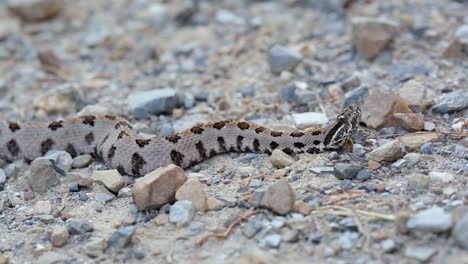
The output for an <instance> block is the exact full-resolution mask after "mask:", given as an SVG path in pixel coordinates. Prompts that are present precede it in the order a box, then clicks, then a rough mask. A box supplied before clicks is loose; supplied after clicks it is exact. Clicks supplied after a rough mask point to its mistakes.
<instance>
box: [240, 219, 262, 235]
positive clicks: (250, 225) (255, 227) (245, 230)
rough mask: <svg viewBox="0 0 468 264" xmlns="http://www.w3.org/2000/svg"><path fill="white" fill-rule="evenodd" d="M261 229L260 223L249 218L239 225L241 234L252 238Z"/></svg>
mask: <svg viewBox="0 0 468 264" xmlns="http://www.w3.org/2000/svg"><path fill="white" fill-rule="evenodd" d="M261 229H262V224H261V223H260V222H258V221H255V220H249V221H247V222H246V223H245V224H243V225H242V226H241V231H242V234H243V235H244V236H245V237H246V238H252V237H253V236H255V234H257V233H258V232H259V231H260V230H261Z"/></svg>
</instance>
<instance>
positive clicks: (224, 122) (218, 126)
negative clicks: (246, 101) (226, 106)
mask: <svg viewBox="0 0 468 264" xmlns="http://www.w3.org/2000/svg"><path fill="white" fill-rule="evenodd" d="M227 123H229V121H219V122H216V123H214V124H213V127H214V128H216V129H218V130H220V129H221V128H223V127H224V126H225V125H226V124H227Z"/></svg>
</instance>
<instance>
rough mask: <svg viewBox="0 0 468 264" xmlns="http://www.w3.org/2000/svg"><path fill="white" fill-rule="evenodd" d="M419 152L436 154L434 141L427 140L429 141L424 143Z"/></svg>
mask: <svg viewBox="0 0 468 264" xmlns="http://www.w3.org/2000/svg"><path fill="white" fill-rule="evenodd" d="M419 152H421V154H426V155H431V154H434V152H435V147H434V143H432V142H427V143H424V144H422V145H421V148H419Z"/></svg>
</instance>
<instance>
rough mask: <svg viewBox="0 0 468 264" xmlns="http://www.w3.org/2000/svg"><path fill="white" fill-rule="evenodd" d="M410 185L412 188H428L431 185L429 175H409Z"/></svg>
mask: <svg viewBox="0 0 468 264" xmlns="http://www.w3.org/2000/svg"><path fill="white" fill-rule="evenodd" d="M408 187H409V188H410V189H411V190H426V189H427V188H428V187H429V176H427V175H424V174H420V173H413V174H411V175H410V176H408Z"/></svg>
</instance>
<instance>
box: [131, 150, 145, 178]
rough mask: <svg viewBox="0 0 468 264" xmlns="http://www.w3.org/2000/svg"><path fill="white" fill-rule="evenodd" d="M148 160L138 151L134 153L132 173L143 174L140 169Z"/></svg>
mask: <svg viewBox="0 0 468 264" xmlns="http://www.w3.org/2000/svg"><path fill="white" fill-rule="evenodd" d="M145 163H146V161H145V160H144V159H143V157H141V156H140V154H138V153H137V152H135V153H134V154H133V155H132V174H133V175H141V174H140V170H141V169H142V168H143V165H145Z"/></svg>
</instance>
